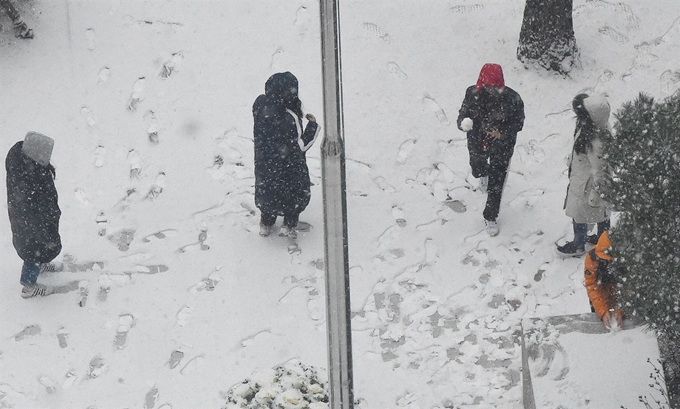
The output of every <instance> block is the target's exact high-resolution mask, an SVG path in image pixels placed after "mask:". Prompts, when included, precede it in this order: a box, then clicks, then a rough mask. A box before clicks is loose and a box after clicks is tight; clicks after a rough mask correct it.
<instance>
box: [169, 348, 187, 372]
mask: <svg viewBox="0 0 680 409" xmlns="http://www.w3.org/2000/svg"><path fill="white" fill-rule="evenodd" d="M182 358H184V352H182V351H180V350H179V349H176V350H174V351H172V353H171V354H170V359H168V366H169V367H170V369H175V367H177V365H179V364H180V362H182Z"/></svg>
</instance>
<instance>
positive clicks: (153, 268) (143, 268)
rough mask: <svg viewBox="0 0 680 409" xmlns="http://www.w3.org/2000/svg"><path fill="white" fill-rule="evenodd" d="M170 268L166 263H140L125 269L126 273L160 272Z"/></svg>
mask: <svg viewBox="0 0 680 409" xmlns="http://www.w3.org/2000/svg"><path fill="white" fill-rule="evenodd" d="M168 270H170V267H168V266H166V265H165V264H146V265H145V264H138V265H136V266H133V267H132V269H131V270H127V271H125V274H149V275H153V274H160V273H165V272H166V271H168Z"/></svg>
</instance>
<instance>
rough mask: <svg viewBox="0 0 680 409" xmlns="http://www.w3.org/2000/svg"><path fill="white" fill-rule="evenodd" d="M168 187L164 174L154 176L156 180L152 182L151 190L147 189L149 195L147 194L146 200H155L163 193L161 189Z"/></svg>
mask: <svg viewBox="0 0 680 409" xmlns="http://www.w3.org/2000/svg"><path fill="white" fill-rule="evenodd" d="M167 185H168V177H167V176H166V175H165V172H160V173H158V175H156V179H155V180H154V184H153V185H152V186H151V189H149V193H147V195H146V198H147V199H149V200H152V201H153V200H156V198H157V197H158V196H159V195H160V194H161V193H162V192H163V189H165V187H166V186H167Z"/></svg>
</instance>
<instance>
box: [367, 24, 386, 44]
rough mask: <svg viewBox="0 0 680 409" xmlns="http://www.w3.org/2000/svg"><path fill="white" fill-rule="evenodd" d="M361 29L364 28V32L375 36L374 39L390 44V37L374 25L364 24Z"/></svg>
mask: <svg viewBox="0 0 680 409" xmlns="http://www.w3.org/2000/svg"><path fill="white" fill-rule="evenodd" d="M363 27H364V30H366V31H368V32H369V33H371V34H373V35H375V36H376V37H378V38H380V39H381V40H383V41H385V42H388V43H389V42H390V35H389V34H387V33H386V32H384V31H383V30H382V29H381V28H380V27H378V26H377V25H376V24H375V23H369V22H366V23H364V24H363Z"/></svg>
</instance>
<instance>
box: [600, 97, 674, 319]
mask: <svg viewBox="0 0 680 409" xmlns="http://www.w3.org/2000/svg"><path fill="white" fill-rule="evenodd" d="M616 118H617V123H616V125H615V127H614V134H613V136H612V137H611V139H607V140H605V142H604V145H605V146H604V152H605V156H606V158H607V161H608V163H609V165H610V167H611V174H612V181H611V186H610V189H609V193H608V194H607V195H606V196H607V199H608V200H609V201H610V202H612V203H613V204H614V208H615V209H616V210H619V211H621V212H622V213H621V216H620V218H619V221H618V223H617V225H616V227H615V228H614V229H612V233H611V239H612V243H613V252H614V253H613V256H614V264H615V266H617V267H619V268H617V270H618V271H619V274H620V296H621V300H622V301H623V308H624V310H625V311H626V312H627V313H628V314H629V315H631V314H632V315H636V316H639V317H641V318H642V319H643V320H644V321H645V322H647V323H648V324H650V325H651V326H653V327H655V328H658V329H661V330H663V329H665V328H679V327H680V297H678V294H680V95H676V96H673V97H670V98H668V99H666V100H664V101H663V102H660V103H659V102H655V101H654V99H653V98H651V97H649V96H647V95H644V94H640V96H639V97H638V98H637V99H636V100H635V101H633V102H629V103H626V104H624V105H623V107H622V108H621V109H620V110H619V111H618V112H617V113H616Z"/></svg>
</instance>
